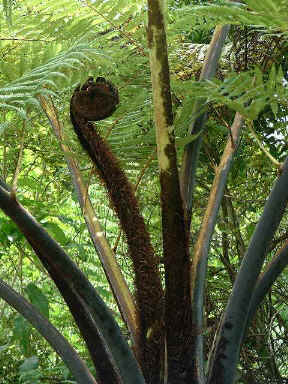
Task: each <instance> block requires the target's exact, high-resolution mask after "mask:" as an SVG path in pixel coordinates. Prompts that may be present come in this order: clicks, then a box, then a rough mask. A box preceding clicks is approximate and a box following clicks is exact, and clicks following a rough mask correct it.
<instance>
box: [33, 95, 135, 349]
mask: <svg viewBox="0 0 288 384" xmlns="http://www.w3.org/2000/svg"><path fill="white" fill-rule="evenodd" d="M39 99H40V103H41V106H42V108H43V110H44V112H45V113H46V115H47V117H48V119H49V121H50V124H51V126H52V129H53V131H54V133H55V135H56V137H57V139H58V141H59V145H60V147H61V149H62V151H63V153H64V155H65V158H66V161H67V165H68V168H69V171H70V174H71V177H72V180H73V184H74V187H75V190H76V192H77V196H78V200H79V204H80V206H81V208H82V210H83V215H84V218H85V222H86V224H87V227H88V230H89V233H90V236H91V239H92V241H93V244H94V246H95V249H96V251H97V253H98V256H99V259H100V261H101V264H102V266H103V269H104V271H105V274H106V277H107V280H108V282H109V284H110V287H111V289H112V292H113V294H114V297H115V300H116V302H117V304H118V307H119V310H120V313H121V315H122V317H123V320H124V322H125V323H126V325H127V328H128V330H129V331H130V334H131V338H132V340H133V343H135V340H136V338H137V330H136V325H137V324H136V308H135V304H134V300H133V298H132V295H131V293H130V291H129V289H128V286H127V284H126V281H125V280H124V277H123V275H122V272H121V270H120V268H119V265H118V264H117V261H116V259H115V255H114V253H113V251H112V249H111V248H110V246H109V244H108V242H107V239H106V237H105V236H104V232H103V231H102V228H101V226H100V223H99V222H98V220H97V217H96V215H95V211H94V209H93V206H92V204H91V200H90V198H89V196H87V188H86V186H85V184H84V181H83V178H82V175H81V172H80V171H79V168H78V165H77V163H76V161H75V159H74V158H73V157H72V156H71V150H70V148H69V147H68V146H67V144H66V143H65V141H64V138H63V129H62V126H61V123H60V122H59V119H58V116H57V111H56V109H55V107H54V105H53V102H52V100H51V99H49V98H44V97H42V96H40V97H39Z"/></svg>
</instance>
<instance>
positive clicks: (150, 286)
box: [70, 77, 164, 383]
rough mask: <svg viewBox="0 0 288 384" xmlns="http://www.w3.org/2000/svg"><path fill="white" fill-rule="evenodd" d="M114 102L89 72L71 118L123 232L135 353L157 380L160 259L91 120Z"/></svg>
mask: <svg viewBox="0 0 288 384" xmlns="http://www.w3.org/2000/svg"><path fill="white" fill-rule="evenodd" d="M118 103H119V96H118V91H117V89H116V88H115V87H114V86H113V85H112V83H110V82H109V81H107V80H105V79H104V78H103V77H98V78H97V79H96V81H94V80H93V78H92V77H89V78H88V80H87V81H86V82H85V83H84V84H83V85H82V86H78V87H77V88H76V89H75V91H74V93H73V96H72V98H71V103H70V118H71V122H72V124H73V127H74V130H75V132H76V134H77V136H78V138H79V141H80V143H81V144H82V146H83V148H84V149H85V150H86V151H87V152H88V154H89V156H90V158H91V160H92V161H93V163H94V164H95V166H96V168H97V170H98V174H99V176H100V178H101V180H102V181H103V183H104V185H105V187H106V190H107V192H108V195H109V198H110V201H111V203H112V206H113V208H114V210H115V212H116V213H117V215H118V217H119V220H120V223H121V227H122V229H123V232H124V233H125V235H126V240H127V244H128V249H129V255H130V257H131V259H132V262H133V268H134V273H135V286H136V293H135V299H136V305H137V310H138V322H139V324H138V326H137V328H138V330H139V335H138V341H137V345H135V353H136V356H137V358H138V361H139V363H140V365H141V367H142V370H143V373H144V376H145V379H146V381H147V383H157V382H159V374H160V372H161V366H162V364H163V356H164V342H163V337H164V335H163V328H164V327H163V289H162V285H161V278H160V274H159V270H158V260H157V258H156V256H155V253H154V249H153V247H152V244H151V241H150V236H149V233H148V231H147V229H146V225H145V222H144V219H143V216H142V215H141V213H140V209H139V205H138V201H137V199H136V197H135V194H134V189H133V187H132V185H131V184H130V182H129V180H128V178H127V177H126V175H125V173H124V171H123V170H122V168H121V166H120V164H119V161H118V159H117V158H116V157H115V156H114V154H113V153H112V152H111V150H110V148H109V146H108V144H107V143H106V141H105V140H104V139H103V138H102V137H101V136H100V135H99V133H98V132H97V130H96V129H95V127H94V125H93V124H92V123H91V122H90V121H98V120H102V119H104V118H106V117H108V116H111V115H112V113H113V112H114V111H115V110H116V106H117V105H118Z"/></svg>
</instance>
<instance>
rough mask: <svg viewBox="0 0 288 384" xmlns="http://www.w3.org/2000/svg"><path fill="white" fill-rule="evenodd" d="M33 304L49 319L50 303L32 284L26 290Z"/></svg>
mask: <svg viewBox="0 0 288 384" xmlns="http://www.w3.org/2000/svg"><path fill="white" fill-rule="evenodd" d="M25 292H26V293H27V295H28V297H29V300H30V301H31V303H32V304H33V305H34V306H35V307H36V308H37V309H38V310H39V311H40V312H41V313H42V315H43V316H45V317H47V319H49V302H48V299H47V297H46V296H45V295H44V294H43V292H42V291H41V290H40V289H39V288H38V287H37V286H36V285H35V284H33V283H30V284H28V285H27V287H26V288H25Z"/></svg>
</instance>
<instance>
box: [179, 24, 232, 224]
mask: <svg viewBox="0 0 288 384" xmlns="http://www.w3.org/2000/svg"><path fill="white" fill-rule="evenodd" d="M229 29H230V25H225V26H221V25H219V26H217V27H216V28H215V31H214V34H213V37H212V40H211V43H210V46H209V49H208V51H207V54H206V56H205V61H204V65H203V67H202V70H201V75H200V81H201V80H207V79H211V78H212V77H213V76H214V75H215V73H216V68H217V65H218V61H219V58H220V55H221V52H222V48H223V46H224V43H225V39H226V37H227V35H228V32H229ZM205 103H206V99H204V100H203V99H202V100H201V99H200V100H199V101H195V104H194V106H193V110H192V116H193V115H194V116H195V115H196V116H197V115H198V114H199V111H200V110H201V108H202V107H203V106H204V105H205ZM206 120H207V116H206V114H201V115H200V116H199V117H198V118H197V119H196V120H195V118H194V119H193V120H192V122H191V124H190V126H189V128H188V135H197V134H200V135H199V136H198V137H197V138H196V139H195V140H194V141H192V142H191V143H189V144H187V145H186V147H185V150H184V155H183V162H182V167H181V193H182V198H183V202H184V207H185V213H186V216H187V226H188V228H190V222H191V215H192V202H193V191H194V187H195V175H196V169H197V163H198V157H199V152H200V147H201V143H202V134H201V131H203V129H204V126H205V123H206Z"/></svg>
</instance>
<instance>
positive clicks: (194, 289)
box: [191, 113, 244, 384]
mask: <svg viewBox="0 0 288 384" xmlns="http://www.w3.org/2000/svg"><path fill="white" fill-rule="evenodd" d="M243 121H244V119H243V117H242V116H240V115H239V114H238V113H236V115H235V118H234V122H233V124H232V127H231V133H232V138H233V139H231V138H230V137H229V138H228V142H227V144H226V147H225V150H224V152H223V155H222V158H221V161H220V164H219V166H218V167H217V169H216V174H215V177H214V181H213V185H212V188H211V192H210V196H209V200H208V204H207V208H206V211H205V215H204V218H203V221H202V225H201V229H200V233H199V236H198V239H197V242H196V245H195V248H194V252H193V260H192V267H191V296H192V297H191V300H192V322H193V329H195V330H196V332H195V343H193V359H194V360H195V363H194V364H193V366H194V367H195V371H194V372H195V383H199V384H200V383H204V382H205V380H204V377H205V375H204V362H203V356H204V348H203V329H204V324H203V318H204V313H203V307H204V295H205V292H204V291H205V281H206V280H205V278H206V272H207V262H208V254H209V248H210V240H211V237H212V235H213V232H214V229H215V224H216V219H217V214H218V211H219V207H220V204H221V200H222V197H223V193H224V190H225V186H226V182H227V177H228V173H229V170H230V168H231V165H232V160H233V155H234V153H235V152H236V150H237V147H238V142H239V139H240V132H241V127H242V124H243Z"/></svg>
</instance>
